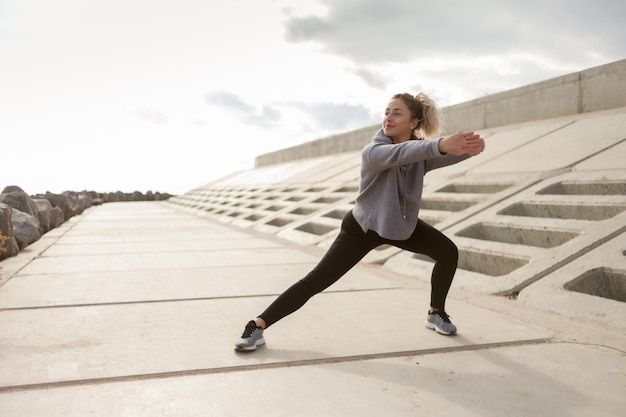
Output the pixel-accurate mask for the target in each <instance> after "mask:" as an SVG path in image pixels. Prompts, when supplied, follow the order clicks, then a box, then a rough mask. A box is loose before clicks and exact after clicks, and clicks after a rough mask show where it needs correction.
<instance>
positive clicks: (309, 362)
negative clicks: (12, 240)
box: [0, 338, 554, 394]
mask: <svg viewBox="0 0 626 417" xmlns="http://www.w3.org/2000/svg"><path fill="white" fill-rule="evenodd" d="M550 342H554V339H553V338H539V339H528V340H514V341H508V342H494V343H484V344H477V345H465V346H451V347H444V348H431V349H420V350H408V351H399V352H382V353H370V354H363V355H352V356H337V357H329V358H316V359H301V360H295V361H285V362H271V363H260V364H256V365H235V366H225V367H219V368H204V369H191V370H181V371H171V372H157V373H152V374H138V375H123V376H111V377H103V378H90V379H77V380H67V381H57V382H42V383H36V384H23V385H11V386H4V387H0V394H6V393H13V392H21V391H35V390H48V389H55V388H68V387H80V386H89V385H101V384H113V383H120V382H137V381H149V380H156V379H168V378H182V377H189V376H201V375H214V374H225V373H234V372H246V371H259V370H267V369H281V368H293V367H297V366H314V365H332V364H338V363H347V362H359V361H369V360H376V359H392V358H401V357H409V356H425V355H434V354H443V353H457V352H472V351H479V350H486V349H495V348H506V347H517V346H532V345H539V344H544V343H550ZM262 349H265V348H262ZM236 354H238V355H250V354H254V353H236Z"/></svg>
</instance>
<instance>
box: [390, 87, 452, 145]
mask: <svg viewBox="0 0 626 417" xmlns="http://www.w3.org/2000/svg"><path fill="white" fill-rule="evenodd" d="M397 98H399V99H400V100H402V101H403V102H404V104H406V106H407V107H408V108H409V111H410V112H411V116H412V117H413V118H414V119H418V120H419V123H418V124H417V127H416V128H415V130H414V131H413V136H414V137H416V138H417V135H416V133H415V132H416V131H418V130H419V132H420V133H421V135H419V136H421V137H425V138H432V137H435V136H437V135H438V134H439V133H440V132H441V130H442V129H441V126H442V120H441V111H440V110H439V107H437V104H436V103H435V101H434V100H433V99H432V98H430V97H429V96H428V94H426V93H424V92H420V93H418V94H417V95H416V96H413V95H411V94H409V93H401V94H395V95H394V96H393V97H391V99H392V100H394V99H397Z"/></svg>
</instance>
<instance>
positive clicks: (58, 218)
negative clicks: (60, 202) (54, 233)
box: [50, 207, 65, 230]
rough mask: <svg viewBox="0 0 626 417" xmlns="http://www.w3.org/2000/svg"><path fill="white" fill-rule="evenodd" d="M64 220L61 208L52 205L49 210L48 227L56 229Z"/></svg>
mask: <svg viewBox="0 0 626 417" xmlns="http://www.w3.org/2000/svg"><path fill="white" fill-rule="evenodd" d="M64 222H65V218H64V217H63V210H61V209H60V208H58V207H52V209H51V210H50V229H51V230H52V229H56V228H57V227H59V226H61V225H62V224H63V223H64Z"/></svg>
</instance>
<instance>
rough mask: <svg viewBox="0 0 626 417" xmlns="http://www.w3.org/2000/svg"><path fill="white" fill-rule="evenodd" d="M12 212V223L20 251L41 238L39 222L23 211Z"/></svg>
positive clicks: (14, 210)
mask: <svg viewBox="0 0 626 417" xmlns="http://www.w3.org/2000/svg"><path fill="white" fill-rule="evenodd" d="M12 210H13V211H12V213H11V223H12V224H13V231H14V233H15V239H16V240H17V245H18V246H19V248H20V250H22V249H24V248H25V247H26V246H28V245H30V244H31V243H33V242H36V241H37V240H39V238H40V237H41V233H39V220H37V218H36V217H34V216H31V215H30V214H28V213H24V212H23V211H19V210H16V209H12Z"/></svg>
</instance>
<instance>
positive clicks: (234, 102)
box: [204, 91, 282, 128]
mask: <svg viewBox="0 0 626 417" xmlns="http://www.w3.org/2000/svg"><path fill="white" fill-rule="evenodd" d="M204 99H205V101H206V102H207V103H208V104H209V105H211V106H216V107H220V108H222V109H223V110H226V111H227V112H228V113H230V114H231V115H232V116H233V117H234V118H235V119H237V120H238V121H240V122H241V123H244V124H248V125H255V126H258V127H262V128H271V127H275V126H277V125H278V123H279V122H280V120H281V118H282V115H281V113H280V111H279V110H278V109H277V108H276V107H274V106H270V105H264V106H261V108H258V107H256V106H253V105H251V104H248V103H247V102H246V101H244V99H243V98H241V97H240V96H238V95H236V94H233V93H230V92H227V91H215V92H212V93H208V94H205V96H204Z"/></svg>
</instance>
